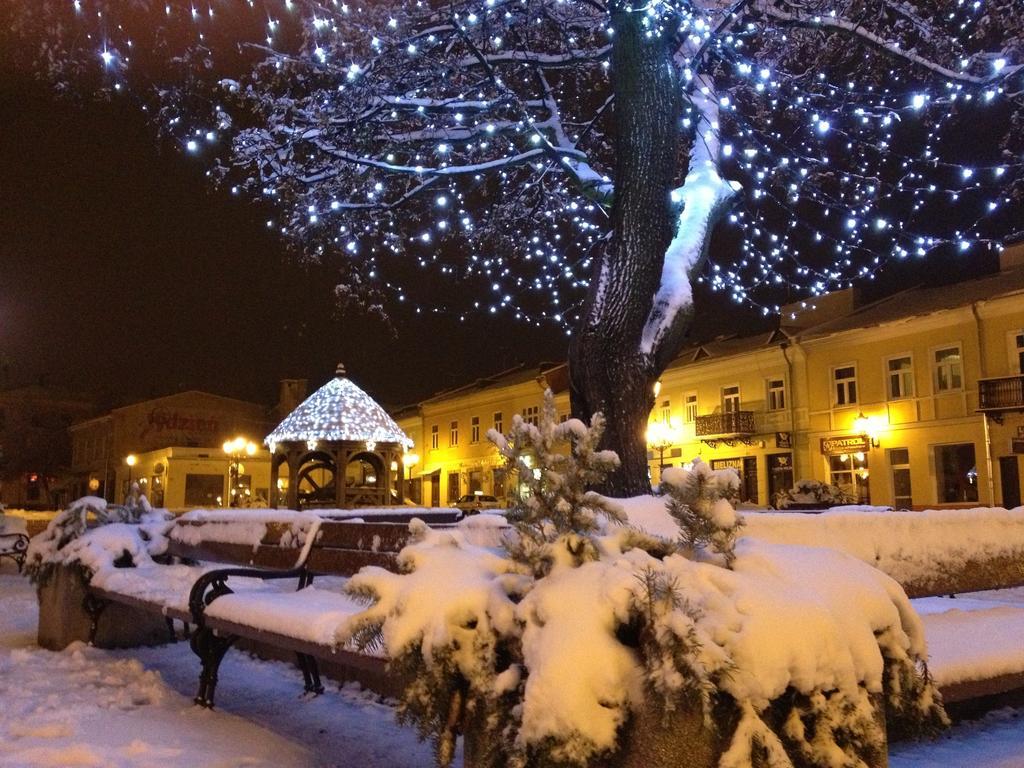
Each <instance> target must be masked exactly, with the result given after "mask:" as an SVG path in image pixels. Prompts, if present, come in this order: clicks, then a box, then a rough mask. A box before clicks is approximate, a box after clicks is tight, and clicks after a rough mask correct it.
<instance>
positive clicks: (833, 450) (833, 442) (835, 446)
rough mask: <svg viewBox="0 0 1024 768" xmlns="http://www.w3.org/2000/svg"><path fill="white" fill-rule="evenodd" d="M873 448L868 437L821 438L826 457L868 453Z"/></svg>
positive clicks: (822, 450)
mask: <svg viewBox="0 0 1024 768" xmlns="http://www.w3.org/2000/svg"><path fill="white" fill-rule="evenodd" d="M870 448H871V439H870V438H869V437H868V436H867V435H849V436H847V437H823V438H821V452H822V453H823V454H824V455H825V456H841V455H842V454H844V453H866V452H867V451H868V450H869V449H870Z"/></svg>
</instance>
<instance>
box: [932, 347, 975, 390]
mask: <svg viewBox="0 0 1024 768" xmlns="http://www.w3.org/2000/svg"><path fill="white" fill-rule="evenodd" d="M951 349H955V350H956V351H957V353H958V354H959V356H960V363H959V366H960V386H959V387H950V388H949V389H940V388H939V369H940V364H939V361H938V357H937V356H938V354H939V353H940V352H947V351H949V350H951ZM931 369H932V392H933V393H934V394H936V395H951V394H957V393H958V392H963V391H964V388H965V386H966V384H967V382H966V381H965V379H966V375H965V370H966V366H965V365H964V345H963V343H962V342H959V341H957V342H953V343H950V344H940V345H938V346H936V347H932V348H931Z"/></svg>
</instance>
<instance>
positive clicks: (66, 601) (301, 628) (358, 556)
mask: <svg viewBox="0 0 1024 768" xmlns="http://www.w3.org/2000/svg"><path fill="white" fill-rule="evenodd" d="M345 517H346V516H345V515H343V514H339V515H336V516H334V518H332V517H331V516H330V515H328V516H327V517H326V518H324V517H321V516H320V515H318V514H312V513H308V512H307V513H297V512H290V511H287V510H285V511H277V510H232V511H195V512H190V513H188V514H186V515H184V516H182V517H181V518H178V519H177V520H176V521H174V522H173V523H166V522H164V523H155V524H154V523H149V524H144V525H138V524H134V525H133V524H123V523H113V524H107V525H102V526H99V527H96V528H93V529H90V530H83V531H82V532H81V533H80V535H79V536H78V537H77V538H73V539H71V540H70V541H66V542H65V543H64V544H62V545H60V546H56V543H57V541H58V539H57V538H56V535H55V536H54V537H51V538H52V541H51V545H50V547H49V549H50V552H49V554H48V557H49V558H50V562H51V563H54V564H57V565H65V566H68V567H64V568H51V569H50V570H49V571H48V573H49V574H50V575H49V577H48V578H46V579H40V582H41V586H40V632H39V640H40V644H41V645H43V646H44V647H48V648H62V647H65V646H66V645H67V644H69V643H70V642H72V641H74V640H83V641H86V640H87V641H88V642H90V643H93V644H96V645H100V646H103V647H121V646H130V645H138V644H153V643H160V642H166V641H167V640H168V639H172V640H173V639H175V632H174V624H173V622H174V621H179V622H181V623H182V624H184V625H185V628H186V634H188V635H189V636H190V642H191V647H192V649H193V651H194V652H195V653H196V655H197V656H198V657H199V660H200V662H201V666H202V671H201V674H200V684H199V691H198V693H197V696H196V702H197V703H200V704H203V705H205V706H212V704H213V699H214V691H215V689H216V684H217V675H218V670H219V666H220V663H221V660H222V659H223V657H224V655H225V653H226V652H227V650H228V649H229V648H230V647H231V646H232V645H234V644H235V643H243V644H246V645H247V646H249V647H250V648H255V649H257V650H259V651H260V652H269V655H274V656H278V657H280V654H282V653H283V654H285V657H286V658H287V657H288V656H291V657H292V658H294V659H297V662H298V666H299V669H300V670H301V671H302V674H303V679H304V683H305V688H306V690H307V691H311V692H319V691H321V690H322V685H321V682H320V671H319V667H318V663H317V659H321V660H324V661H327V662H329V663H330V665H331V666H333V667H335V671H336V673H340V674H343V675H347V676H358V677H359V678H360V679H363V680H366V679H370V680H371V681H375V682H377V681H384V680H385V679H386V677H385V671H384V666H385V662H384V660H383V659H382V658H378V657H373V656H367V655H365V654H360V653H356V652H354V650H353V649H351V648H343V647H339V644H338V643H337V642H336V641H335V640H334V634H335V629H336V628H337V627H338V626H339V624H340V623H343V622H344V621H345V618H346V617H347V616H348V615H350V614H352V613H354V612H355V611H357V610H360V609H361V608H362V606H360V605H359V604H357V603H356V602H355V601H353V599H352V598H351V597H349V596H348V595H346V594H344V592H343V591H342V589H343V586H344V581H345V577H347V576H348V575H351V574H353V573H355V572H356V571H358V570H359V569H360V568H362V567H363V566H366V565H376V566H381V567H384V568H388V569H393V568H394V567H395V560H396V557H397V553H398V552H399V551H400V550H401V549H402V547H403V546H404V545H405V543H406V541H407V539H408V537H409V525H408V522H377V519H376V518H375V517H374V516H372V515H369V516H368V517H369V518H370V519H371V520H373V522H365V521H364V520H363V519H357V520H353V519H345ZM404 517H405V519H406V521H407V520H408V519H409V518H410V517H412V515H410V514H408V513H406V514H405V515H404ZM428 517H437V516H431V515H428ZM441 519H446V520H447V519H451V513H448V517H447V518H445V517H441ZM495 522H496V524H498V523H499V521H497V520H496V521H495ZM501 523H503V521H501ZM45 548H46V547H45V542H40V544H39V549H40V550H42V549H45ZM35 559H37V558H35ZM314 580H316V587H314V586H313V583H314ZM193 627H194V631H191V632H190V631H189V630H190V629H191V628H193ZM383 687H387V686H383Z"/></svg>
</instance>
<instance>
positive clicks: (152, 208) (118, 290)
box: [0, 68, 566, 405]
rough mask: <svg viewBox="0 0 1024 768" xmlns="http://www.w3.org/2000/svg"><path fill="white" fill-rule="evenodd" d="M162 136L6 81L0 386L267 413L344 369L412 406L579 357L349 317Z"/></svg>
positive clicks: (535, 341)
mask: <svg viewBox="0 0 1024 768" xmlns="http://www.w3.org/2000/svg"><path fill="white" fill-rule="evenodd" d="M155 136H156V134H155V130H154V129H153V127H152V126H150V125H148V124H147V123H146V121H145V119H144V116H143V115H142V114H141V113H140V112H139V111H138V110H137V109H136V108H135V107H133V106H132V105H131V104H130V103H127V102H126V103H123V104H97V103H81V102H76V101H73V100H69V99H58V98H55V97H54V96H53V95H52V94H51V93H50V92H49V91H48V89H47V87H46V86H45V85H44V84H42V83H39V82H37V81H35V80H33V79H31V78H30V77H28V76H26V75H24V74H21V73H18V72H14V71H12V70H11V69H10V68H0V355H2V356H5V357H6V359H7V364H8V366H9V370H8V372H7V373H6V375H5V377H4V378H0V385H17V384H22V383H29V382H35V381H39V380H40V379H42V380H44V381H46V382H48V383H61V384H66V385H68V386H71V387H73V388H76V389H83V390H86V391H89V392H92V393H94V394H95V395H96V396H98V397H99V399H100V402H101V403H102V404H104V405H109V404H116V403H121V402H130V401H132V400H133V399H140V398H145V397H149V396H152V395H158V394H165V393H168V392H174V391H179V390H181V389H192V388H198V389H205V390H209V391H211V392H215V393H219V394H225V395H232V396H237V397H244V398H252V399H256V400H257V401H260V402H264V403H267V404H270V403H272V402H274V400H275V398H276V390H277V381H278V379H280V378H290V377H294V378H309V379H310V381H311V386H317V385H318V384H319V383H320V382H322V381H323V380H325V379H326V378H327V377H328V376H330V375H331V373H332V372H333V370H334V366H335V365H336V363H337V362H338V361H339V360H343V361H344V362H345V363H346V365H347V367H348V370H349V373H350V375H351V376H352V378H353V379H354V380H355V381H356V382H357V383H359V384H360V385H361V386H363V387H364V388H366V389H368V390H369V391H370V392H372V393H373V394H374V395H375V396H376V397H377V398H378V399H379V400H381V401H382V402H385V403H389V404H396V405H397V404H403V403H408V402H412V401H414V400H416V399H419V398H422V397H424V396H426V395H428V394H432V393H434V392H436V391H438V390H440V389H443V388H445V387H449V386H453V385H456V384H460V383H463V382H465V381H467V380H470V379H473V378H476V377H478V376H483V375H487V374H490V373H493V372H495V371H497V370H500V369H502V368H505V367H508V366H511V365H514V364H515V363H517V362H519V361H528V362H531V363H533V362H538V361H540V360H548V359H563V358H564V355H565V349H566V338H565V336H564V335H563V334H562V333H561V332H560V331H559V330H558V329H555V328H548V329H544V330H540V329H536V328H530V327H528V326H525V325H522V324H517V323H514V322H512V321H510V320H508V319H505V320H495V319H493V318H490V317H476V318H473V321H472V322H471V323H467V324H461V323H459V322H458V321H457V320H455V319H454V318H447V317H431V318H424V317H422V316H420V317H406V316H402V315H393V316H392V319H393V324H394V327H395V330H396V331H397V338H394V336H393V335H392V334H391V332H390V331H389V330H388V328H387V327H386V326H385V325H384V324H383V323H382V322H380V321H379V320H375V319H372V318H369V317H366V316H364V315H361V314H360V313H359V312H356V311H348V312H345V313H342V312H341V311H340V310H339V309H338V307H337V305H336V302H334V300H333V297H332V291H333V289H334V286H335V284H336V281H335V280H334V279H333V276H332V274H331V273H330V272H329V271H328V270H327V269H326V268H324V267H319V266H317V265H308V264H306V265H304V264H302V263H300V262H299V260H298V259H296V258H295V257H294V256H293V255H290V254H288V253H287V252H286V248H285V246H284V244H283V243H282V242H280V241H279V240H277V239H276V238H275V237H274V236H273V235H271V234H270V233H268V232H267V231H266V230H265V228H264V225H263V221H264V220H265V218H266V216H261V212H260V211H259V210H258V209H257V208H255V207H254V206H253V205H251V204H249V203H247V202H244V201H240V200H237V199H229V196H228V195H227V193H225V192H218V191H215V190H212V189H211V188H210V186H209V185H208V184H207V182H206V179H205V178H204V176H203V171H204V168H203V167H202V165H201V163H198V162H196V161H195V160H193V159H190V158H188V157H185V156H183V155H182V154H181V153H180V152H178V151H176V150H175V149H174V148H173V147H170V146H161V145H160V143H159V142H158V141H157V139H156V138H155Z"/></svg>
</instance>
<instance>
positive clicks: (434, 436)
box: [430, 424, 441, 451]
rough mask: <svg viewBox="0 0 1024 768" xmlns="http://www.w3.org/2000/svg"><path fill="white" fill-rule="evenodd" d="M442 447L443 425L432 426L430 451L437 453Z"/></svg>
mask: <svg viewBox="0 0 1024 768" xmlns="http://www.w3.org/2000/svg"><path fill="white" fill-rule="evenodd" d="M440 446H441V425H440V424H431V425H430V450H432V451H436V450H438V448H440Z"/></svg>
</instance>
